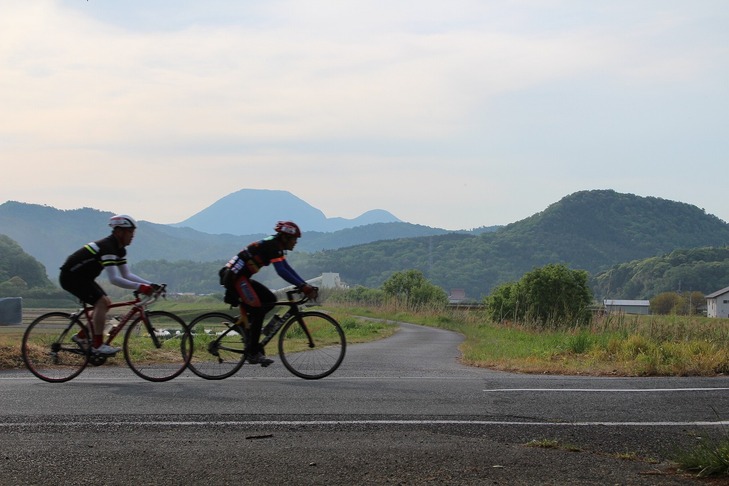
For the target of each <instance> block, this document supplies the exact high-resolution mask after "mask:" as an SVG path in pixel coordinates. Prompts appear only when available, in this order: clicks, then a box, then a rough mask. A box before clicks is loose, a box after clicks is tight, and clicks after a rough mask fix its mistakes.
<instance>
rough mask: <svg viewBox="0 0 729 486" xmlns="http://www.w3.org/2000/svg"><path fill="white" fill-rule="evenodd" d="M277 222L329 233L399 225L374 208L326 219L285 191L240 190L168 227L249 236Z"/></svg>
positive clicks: (394, 218) (319, 212) (268, 231)
mask: <svg viewBox="0 0 729 486" xmlns="http://www.w3.org/2000/svg"><path fill="white" fill-rule="evenodd" d="M280 220H291V221H295V222H296V224H298V225H299V226H300V227H301V229H302V231H305V232H309V231H319V232H325V233H330V232H333V231H339V230H342V229H347V228H354V227H356V226H364V225H368V224H376V223H399V222H401V221H400V220H399V219H397V218H396V217H395V216H393V215H392V214H391V213H389V212H387V211H385V210H382V209H374V210H371V211H367V212H366V213H364V214H362V215H361V216H358V217H357V218H354V219H345V218H327V217H326V216H324V213H322V212H321V211H320V210H318V209H316V208H314V207H313V206H311V205H309V204H308V203H306V202H305V201H303V200H301V199H299V198H298V197H296V196H294V195H293V194H291V193H290V192H288V191H275V190H266V189H242V190H240V191H237V192H234V193H232V194H228V195H227V196H225V197H223V198H221V199H219V200H218V201H216V202H215V203H213V204H212V205H211V206H209V207H207V208H205V209H203V210H202V211H200V212H199V213H197V214H195V215H193V216H191V217H189V218H187V219H186V220H184V221H181V222H179V223H176V224H174V225H172V226H176V227H189V228H192V229H195V230H197V231H202V232H204V233H210V234H224V233H228V234H232V235H250V234H255V233H266V234H267V233H270V232H271V228H272V227H273V225H274V224H275V223H276V221H280Z"/></svg>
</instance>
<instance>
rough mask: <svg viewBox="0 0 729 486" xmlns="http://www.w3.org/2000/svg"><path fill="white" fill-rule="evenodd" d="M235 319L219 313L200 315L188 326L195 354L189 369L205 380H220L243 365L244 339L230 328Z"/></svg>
mask: <svg viewBox="0 0 729 486" xmlns="http://www.w3.org/2000/svg"><path fill="white" fill-rule="evenodd" d="M236 321H237V317H235V318H234V317H232V316H229V315H227V314H225V313H222V312H209V313H207V314H202V315H200V316H198V317H196V318H195V319H193V320H192V322H191V323H190V335H191V336H192V340H193V343H194V345H193V347H194V352H193V354H192V359H191V360H190V365H189V368H190V370H191V371H192V372H193V373H195V374H196V375H197V376H199V377H201V378H205V379H206V380H222V379H223V378H227V377H229V376H232V375H234V374H235V373H236V372H237V371H238V370H239V369H240V368H241V366H243V361H244V359H245V356H244V355H243V349H244V347H245V340H244V339H245V338H244V336H242V335H241V334H239V333H238V332H236V330H234V329H233V326H234V325H235V323H236Z"/></svg>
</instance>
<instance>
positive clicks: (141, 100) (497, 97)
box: [0, 0, 729, 230]
mask: <svg viewBox="0 0 729 486" xmlns="http://www.w3.org/2000/svg"><path fill="white" fill-rule="evenodd" d="M727 25H729V2H726V0H696V1H686V0H611V1H602V2H597V1H585V0H498V1H496V0H447V1H445V0H437V1H436V0H417V1H415V0H407V1H400V0H368V1H363V0H347V1H341V0H206V1H204V2H203V1H198V0H124V1H119V0H88V1H87V0H3V1H2V5H1V6H0V161H2V176H1V177H0V203H2V202H5V201H20V202H26V203H31V204H42V205H48V206H53V207H56V208H59V209H76V208H82V207H90V208H94V209H99V210H103V211H111V212H116V213H127V214H131V215H132V216H134V217H135V218H137V219H140V220H145V221H150V222H154V223H164V224H171V223H177V222H180V221H183V220H185V219H187V218H188V217H190V216H192V215H194V214H196V213H197V212H199V211H202V210H203V209H205V208H206V207H208V206H210V205H211V204H213V203H214V202H216V201H217V200H218V199H220V198H222V197H224V196H226V195H228V194H230V193H232V192H235V191H238V190H240V189H275V190H285V191H289V192H291V193H292V194H294V195H295V196H297V197H299V198H301V199H303V200H304V201H306V202H307V203H309V204H311V205H312V206H314V207H316V208H318V209H320V210H321V211H322V212H323V213H324V214H325V215H326V216H327V217H343V218H355V217H357V216H359V215H360V214H362V213H364V212H366V211H368V210H372V209H385V210H387V211H389V212H391V213H392V214H394V215H395V216H396V217H398V218H400V219H401V220H403V221H407V222H410V223H415V224H422V225H427V226H431V227H438V228H445V229H450V230H458V229H472V228H478V227H481V226H491V225H501V224H508V223H512V222H516V221H519V220H521V219H524V218H527V217H529V216H531V215H533V214H535V213H538V212H540V211H543V210H544V209H546V208H547V207H548V206H549V205H550V204H552V203H555V202H557V201H559V200H560V199H562V198H563V197H565V196H567V195H569V194H572V193H574V192H577V191H583V190H593V189H613V190H615V191H617V192H621V193H630V194H636V195H639V196H652V197H659V198H663V199H668V200H672V201H680V202H685V203H688V204H692V205H696V206H698V207H700V208H703V209H704V210H705V211H706V212H707V213H709V214H713V215H716V216H718V217H719V218H721V219H722V220H724V221H729V205H728V204H727V194H728V193H729V191H728V189H729V180H727V178H726V176H727V174H729V164H728V163H727V162H728V160H727V158H728V157H727V154H729V87H728V86H729V84H728V83H727V80H728V79H729V29H727V27H726V26H727ZM254 210H255V208H241V214H240V215H231V217H240V218H241V221H242V224H244V222H245V212H247V211H254ZM304 230H305V228H304Z"/></svg>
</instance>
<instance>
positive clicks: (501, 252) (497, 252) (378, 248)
mask: <svg viewBox="0 0 729 486" xmlns="http://www.w3.org/2000/svg"><path fill="white" fill-rule="evenodd" d="M727 244H729V225H728V224H727V223H725V222H724V221H722V220H720V219H719V218H717V217H715V216H712V215H709V214H706V213H705V212H704V211H703V210H701V209H699V208H698V207H696V206H692V205H689V204H685V203H679V202H674V201H668V200H664V199H659V198H655V197H640V196H635V195H631V194H621V193H617V192H615V191H610V190H597V191H583V192H577V193H574V194H572V195H570V196H567V197H565V198H563V199H562V200H560V201H558V202H556V203H554V204H552V205H550V206H549V207H548V208H547V209H545V210H544V211H542V212H540V213H538V214H535V215H533V216H531V217H529V218H526V219H524V220H522V221H519V222H516V223H512V224H510V225H507V226H505V227H503V228H501V229H499V230H498V231H496V232H494V233H487V234H483V235H480V236H473V235H457V234H451V235H444V236H432V237H428V238H413V239H408V240H398V241H383V242H376V243H371V244H367V245H360V246H357V247H353V248H346V249H340V250H335V251H324V252H319V253H316V254H314V255H311V256H310V257H306V258H302V261H301V265H302V266H304V265H305V266H307V267H309V269H310V271H311V272H317V271H320V270H321V271H337V272H339V273H340V275H341V277H342V278H343V279H344V280H345V281H347V282H349V283H351V284H362V285H367V286H378V285H379V284H381V283H382V281H383V280H384V279H385V278H387V276H388V275H389V274H390V273H391V272H392V271H394V270H402V269H409V268H414V269H419V270H421V271H423V273H425V275H426V276H427V277H428V278H430V279H431V281H432V282H433V283H435V284H436V285H440V286H442V287H444V288H445V289H446V290H449V289H453V288H464V289H466V292H467V295H468V296H469V297H470V298H473V299H480V298H481V297H482V296H483V295H487V294H488V293H489V292H490V291H491V289H492V288H493V287H494V286H496V285H498V284H500V283H504V282H508V281H514V280H518V279H519V278H521V276H522V275H523V274H524V273H525V272H527V271H529V270H532V269H533V268H535V267H540V266H543V265H546V264H548V263H564V264H566V265H568V266H569V267H570V268H575V269H584V270H587V271H588V272H590V274H591V275H595V274H597V273H598V272H601V271H605V270H607V269H608V268H610V267H611V266H613V265H617V264H619V263H624V262H629V261H632V260H640V259H644V258H648V257H652V256H656V255H662V254H665V253H670V252H672V251H674V250H676V249H682V248H683V249H689V248H697V247H711V246H716V247H724V246H726V245H727Z"/></svg>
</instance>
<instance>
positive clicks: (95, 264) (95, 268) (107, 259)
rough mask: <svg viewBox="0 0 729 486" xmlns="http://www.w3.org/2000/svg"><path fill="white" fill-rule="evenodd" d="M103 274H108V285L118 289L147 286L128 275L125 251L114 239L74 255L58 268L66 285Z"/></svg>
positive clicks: (86, 246) (107, 238)
mask: <svg viewBox="0 0 729 486" xmlns="http://www.w3.org/2000/svg"><path fill="white" fill-rule="evenodd" d="M103 270H106V271H107V273H108V275H109V281H110V282H111V283H112V284H114V285H116V286H118V287H122V288H126V289H136V288H138V287H139V284H149V283H150V282H149V281H148V280H145V279H143V278H141V277H138V276H137V275H134V274H133V273H131V271H130V270H129V267H128V266H127V250H126V248H124V247H123V246H121V245H120V244H119V241H118V240H117V239H116V238H115V237H114V235H109V236H107V237H106V238H103V239H101V240H98V241H93V242H91V243H88V244H86V245H84V246H83V247H82V248H80V249H78V250H77V251H75V252H73V253H72V254H71V255H70V256H69V257H68V258H67V259H66V262H65V263H64V264H63V265H62V266H61V275H63V277H64V280H65V281H93V280H94V279H95V278H96V277H98V276H99V275H100V274H101V272H102V271H103Z"/></svg>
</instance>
